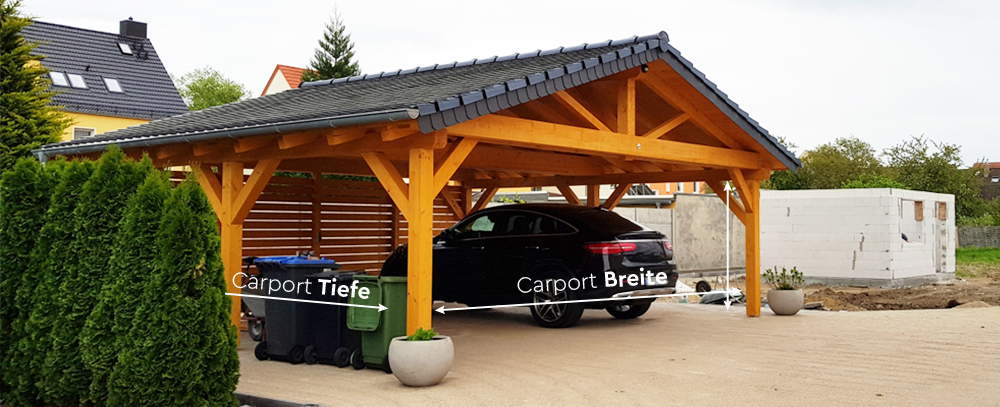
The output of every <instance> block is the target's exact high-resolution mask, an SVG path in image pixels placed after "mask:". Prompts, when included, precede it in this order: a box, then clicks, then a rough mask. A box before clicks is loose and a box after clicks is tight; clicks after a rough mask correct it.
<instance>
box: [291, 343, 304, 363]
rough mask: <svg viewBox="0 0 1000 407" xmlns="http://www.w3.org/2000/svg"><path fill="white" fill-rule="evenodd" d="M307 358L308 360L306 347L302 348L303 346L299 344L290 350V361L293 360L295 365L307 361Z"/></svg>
mask: <svg viewBox="0 0 1000 407" xmlns="http://www.w3.org/2000/svg"><path fill="white" fill-rule="evenodd" d="M305 360H306V352H305V350H304V349H302V347H301V346H299V345H295V346H292V349H290V350H289V351H288V361H289V362H291V363H292V364H293V365H297V364H299V363H302V362H305Z"/></svg>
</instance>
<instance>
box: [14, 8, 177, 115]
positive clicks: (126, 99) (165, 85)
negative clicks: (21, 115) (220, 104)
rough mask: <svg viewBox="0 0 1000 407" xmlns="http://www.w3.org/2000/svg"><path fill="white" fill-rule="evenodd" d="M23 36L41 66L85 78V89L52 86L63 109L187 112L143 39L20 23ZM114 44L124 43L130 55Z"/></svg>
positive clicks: (55, 101)
mask: <svg viewBox="0 0 1000 407" xmlns="http://www.w3.org/2000/svg"><path fill="white" fill-rule="evenodd" d="M123 23H124V22H123ZM138 24H142V23H138ZM123 27H124V24H123ZM144 28H145V26H143V31H144ZM22 34H23V35H24V38H25V39H26V40H28V41H30V42H35V43H39V45H38V47H37V48H35V51H34V53H35V54H36V55H43V56H45V58H44V59H42V65H43V66H45V67H46V68H48V69H49V70H50V71H53V72H59V73H62V74H63V75H69V74H74V75H81V76H82V77H83V79H84V81H85V82H86V86H87V88H86V89H81V88H76V87H72V86H56V85H53V88H54V89H55V90H57V91H58V93H57V94H56V95H55V96H54V97H53V98H52V102H53V104H55V105H59V106H64V107H65V110H67V111H70V112H76V113H85V114H95V115H103V116H114V117H129V118H137V119H149V120H152V119H162V118H165V117H169V116H174V115H178V114H181V113H187V112H188V109H187V107H186V106H185V105H184V100H182V99H181V96H180V94H179V93H177V88H176V87H174V83H173V81H171V80H170V75H169V74H167V70H166V69H165V68H164V67H163V63H161V62H160V58H159V56H158V55H157V54H156V50H155V49H154V48H153V43H152V42H150V41H149V39H148V38H143V37H137V36H125V35H119V34H112V33H106V32H100V31H92V30H86V29H82V28H76V27H68V26H65V25H59V24H52V23H46V22H41V21H35V22H34V23H33V24H31V25H29V26H27V27H25V28H24V30H23V31H22ZM119 44H126V46H127V47H128V48H127V50H129V51H130V52H132V54H131V55H128V54H126V53H125V52H124V51H123V49H122V48H120V46H119ZM105 78H107V79H114V80H117V82H118V85H119V86H120V88H121V90H122V91H121V92H112V89H111V88H109V85H108V84H106V82H105ZM110 86H113V85H110Z"/></svg>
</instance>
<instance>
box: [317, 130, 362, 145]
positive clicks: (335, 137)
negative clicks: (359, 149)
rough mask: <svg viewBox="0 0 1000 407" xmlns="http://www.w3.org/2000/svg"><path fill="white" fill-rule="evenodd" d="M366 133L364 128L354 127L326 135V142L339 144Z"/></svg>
mask: <svg viewBox="0 0 1000 407" xmlns="http://www.w3.org/2000/svg"><path fill="white" fill-rule="evenodd" d="M367 134H368V130H366V129H354V130H350V131H347V132H343V133H338V134H331V135H328V136H326V143H327V145H329V146H331V147H332V146H339V145H341V144H344V143H347V142H351V141H354V140H357V139H359V138H362V137H364V136H365V135H367Z"/></svg>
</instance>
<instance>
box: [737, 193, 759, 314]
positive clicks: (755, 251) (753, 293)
mask: <svg viewBox="0 0 1000 407" xmlns="http://www.w3.org/2000/svg"><path fill="white" fill-rule="evenodd" d="M741 193H742V192H741ZM742 198H743V203H744V204H747V205H748V206H750V207H753V208H758V207H759V205H760V181H755V180H754V181H747V192H746V195H744V196H743V197H742ZM746 215H747V216H746V221H745V222H743V223H744V224H745V225H746V253H747V260H746V266H747V270H746V277H747V293H746V298H747V316H748V317H759V316H760V211H754V212H751V213H747V214H746Z"/></svg>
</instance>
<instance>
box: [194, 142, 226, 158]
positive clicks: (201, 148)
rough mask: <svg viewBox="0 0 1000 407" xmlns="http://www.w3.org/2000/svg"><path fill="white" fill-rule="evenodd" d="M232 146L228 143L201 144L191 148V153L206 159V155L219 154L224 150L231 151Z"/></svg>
mask: <svg viewBox="0 0 1000 407" xmlns="http://www.w3.org/2000/svg"><path fill="white" fill-rule="evenodd" d="M231 145H232V144H230V143H226V142H218V143H199V144H194V145H192V146H191V153H192V154H193V155H194V156H195V157H204V156H206V155H209V154H212V153H217V152H220V151H223V150H229V147H230V146H231Z"/></svg>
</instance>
